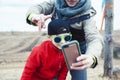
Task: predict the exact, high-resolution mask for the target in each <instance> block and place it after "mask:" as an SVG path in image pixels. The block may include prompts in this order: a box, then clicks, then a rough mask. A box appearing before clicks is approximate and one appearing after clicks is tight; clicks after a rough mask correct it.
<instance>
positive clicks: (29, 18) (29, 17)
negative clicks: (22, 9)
mask: <svg viewBox="0 0 120 80" xmlns="http://www.w3.org/2000/svg"><path fill="white" fill-rule="evenodd" d="M35 15H37V14H34V13H31V14H30V15H29V16H28V20H29V21H32V18H33V16H35Z"/></svg>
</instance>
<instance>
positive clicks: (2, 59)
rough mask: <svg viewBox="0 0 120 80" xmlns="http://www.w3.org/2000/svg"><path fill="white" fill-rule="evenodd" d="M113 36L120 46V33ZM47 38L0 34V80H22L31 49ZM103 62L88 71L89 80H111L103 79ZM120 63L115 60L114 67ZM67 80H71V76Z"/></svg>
mask: <svg viewBox="0 0 120 80" xmlns="http://www.w3.org/2000/svg"><path fill="white" fill-rule="evenodd" d="M113 36H114V40H115V42H116V43H118V44H120V40H119V38H120V35H119V31H117V32H114V35H113ZM45 38H46V37H45V35H44V33H41V34H40V33H37V32H4V33H3V32H0V80H20V77H21V74H22V71H23V68H24V65H25V62H26V59H27V57H28V55H29V54H30V51H31V49H32V48H33V47H34V46H35V45H38V44H39V43H40V42H41V41H43V40H44V39H45ZM117 46H119V45H117ZM103 62H104V61H103V59H100V63H99V65H98V66H97V67H96V68H95V69H88V80H109V79H105V78H102V75H103ZM119 63H120V59H113V65H114V66H120V64H119ZM67 80H70V75H69V74H68V76H67ZM111 80H120V78H118V79H111Z"/></svg>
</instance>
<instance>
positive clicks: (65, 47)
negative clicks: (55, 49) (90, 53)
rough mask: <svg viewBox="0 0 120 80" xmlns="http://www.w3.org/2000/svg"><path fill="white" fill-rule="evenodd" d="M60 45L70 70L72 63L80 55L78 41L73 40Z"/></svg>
mask: <svg viewBox="0 0 120 80" xmlns="http://www.w3.org/2000/svg"><path fill="white" fill-rule="evenodd" d="M61 47H62V52H63V55H64V58H65V61H66V64H67V67H68V69H69V70H70V66H71V65H72V63H74V62H76V58H77V57H78V56H80V55H81V51H80V47H79V43H78V41H76V40H73V41H70V42H67V43H64V44H62V45H61Z"/></svg>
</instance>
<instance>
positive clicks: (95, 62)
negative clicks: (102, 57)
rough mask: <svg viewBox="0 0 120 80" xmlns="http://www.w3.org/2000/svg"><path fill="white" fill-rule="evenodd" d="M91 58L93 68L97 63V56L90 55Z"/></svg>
mask: <svg viewBox="0 0 120 80" xmlns="http://www.w3.org/2000/svg"><path fill="white" fill-rule="evenodd" d="M92 59H93V61H94V62H93V64H92V65H91V68H95V67H96V66H97V64H98V61H97V58H96V57H95V56H94V55H92Z"/></svg>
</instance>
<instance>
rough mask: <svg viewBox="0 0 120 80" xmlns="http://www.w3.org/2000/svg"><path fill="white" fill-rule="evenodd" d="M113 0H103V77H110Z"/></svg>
mask: <svg viewBox="0 0 120 80" xmlns="http://www.w3.org/2000/svg"><path fill="white" fill-rule="evenodd" d="M112 32H113V0H105V36H104V42H105V45H104V74H103V76H104V77H109V78H111V77H112V74H113V72H112V68H113V64H112V58H113V39H112Z"/></svg>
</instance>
